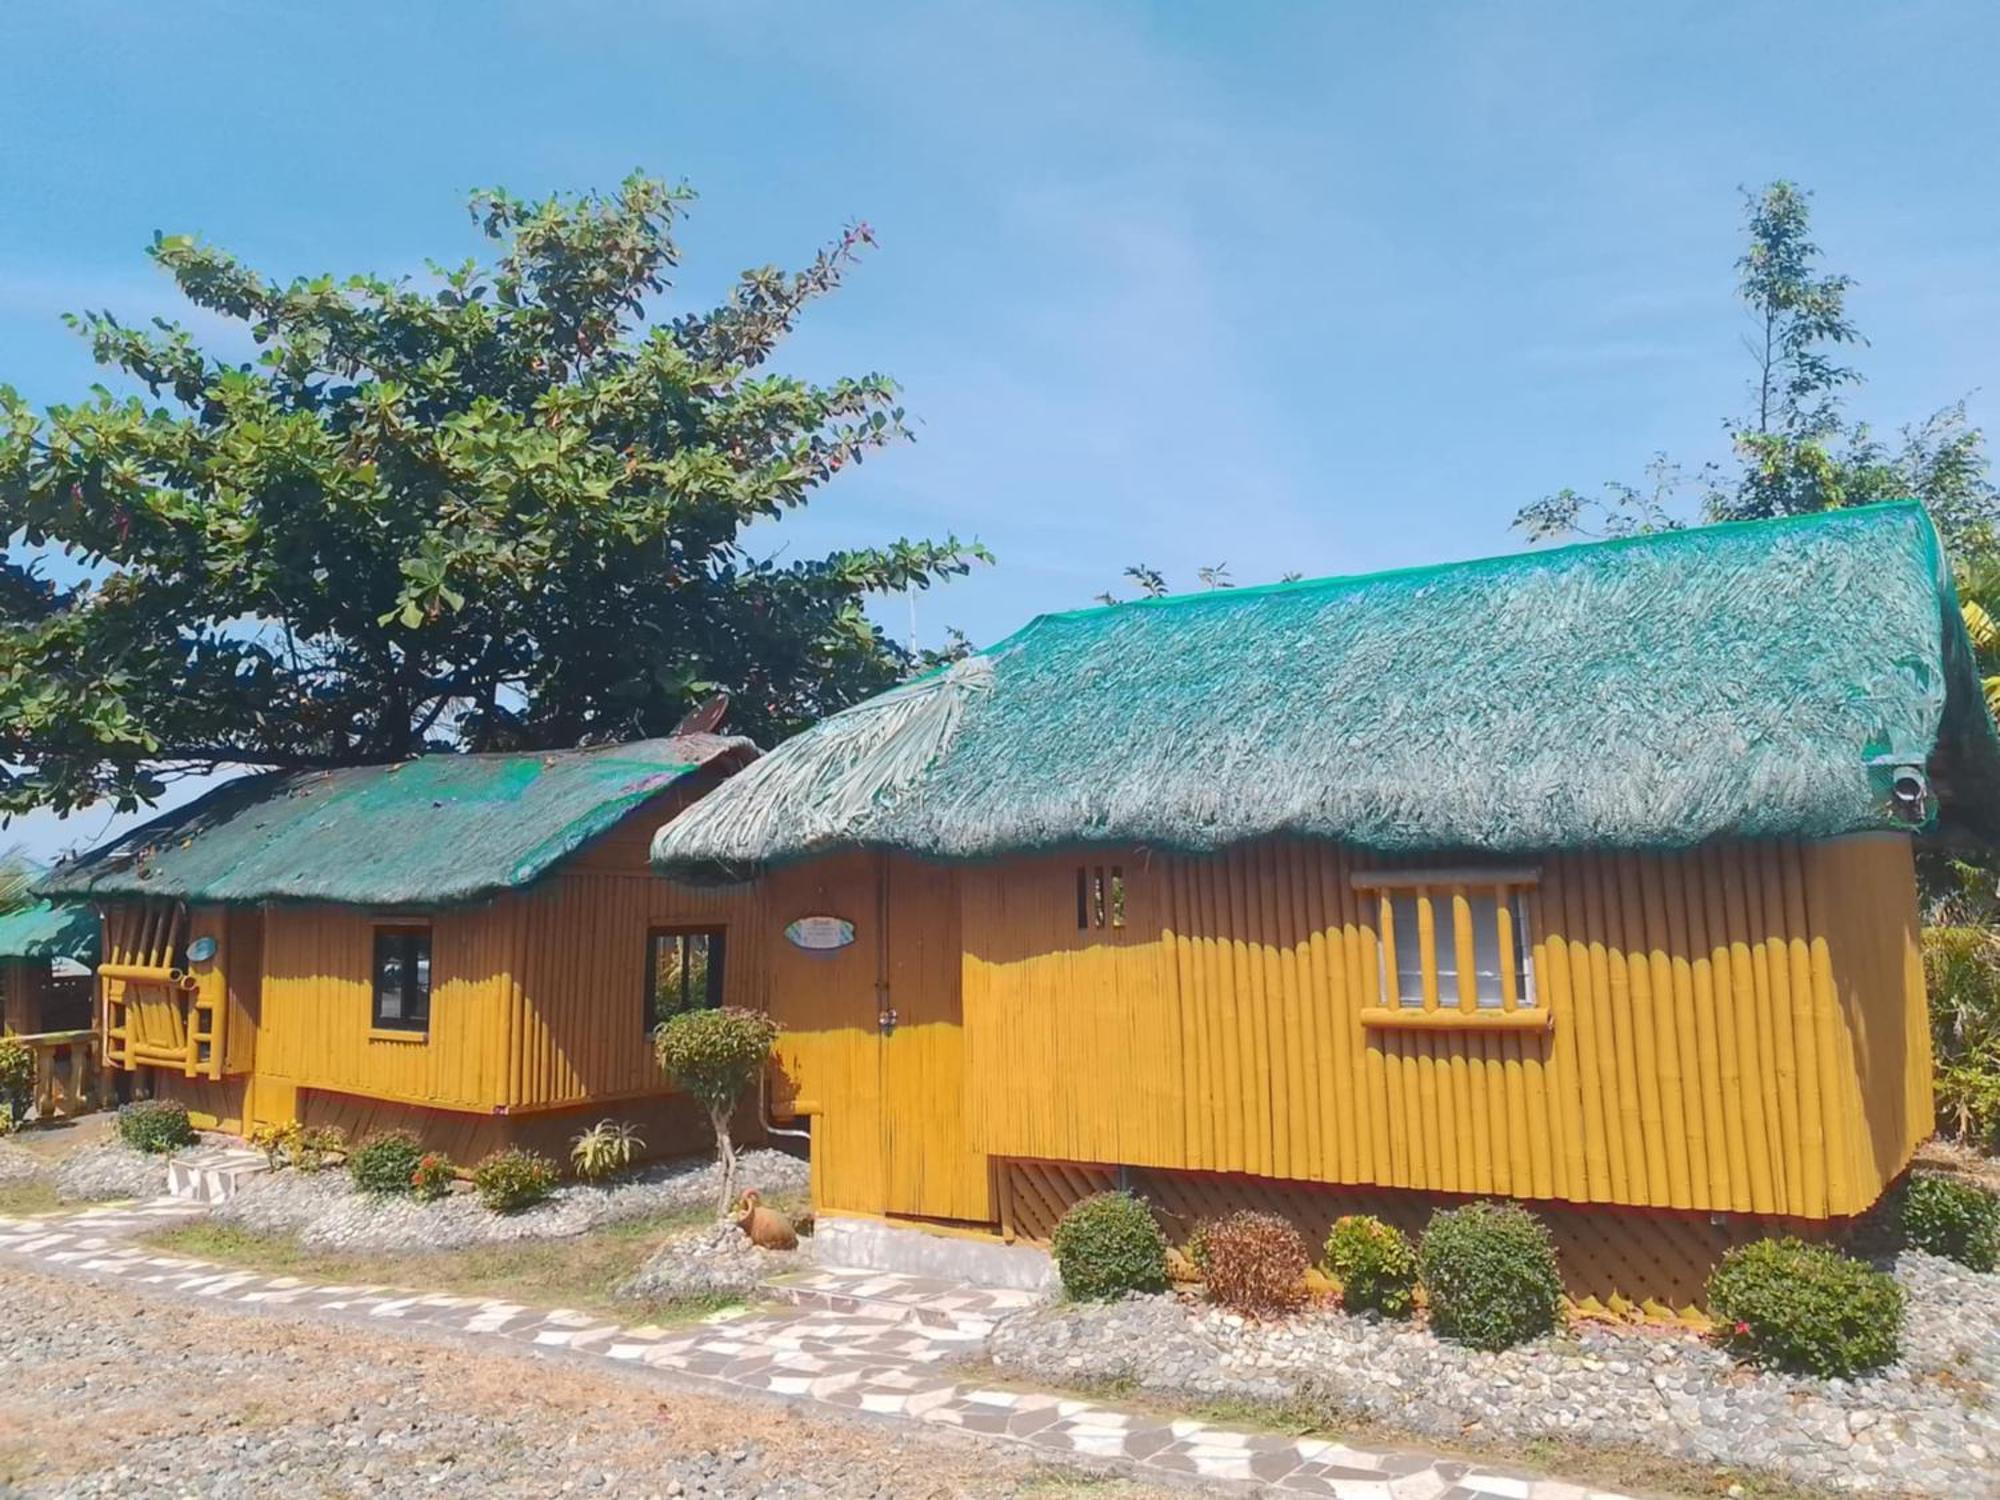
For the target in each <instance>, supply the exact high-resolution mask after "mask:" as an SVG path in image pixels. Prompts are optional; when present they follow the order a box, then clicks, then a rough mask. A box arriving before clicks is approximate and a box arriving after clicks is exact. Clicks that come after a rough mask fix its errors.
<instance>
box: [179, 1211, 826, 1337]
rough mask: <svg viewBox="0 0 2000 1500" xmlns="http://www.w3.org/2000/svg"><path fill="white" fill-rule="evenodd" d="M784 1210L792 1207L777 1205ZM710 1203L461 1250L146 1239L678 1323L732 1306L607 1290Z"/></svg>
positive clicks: (333, 1272) (705, 1218) (377, 1279)
mask: <svg viewBox="0 0 2000 1500" xmlns="http://www.w3.org/2000/svg"><path fill="white" fill-rule="evenodd" d="M779 1206H781V1207H785V1208H790V1207H794V1206H795V1205H792V1204H783V1205H779ZM713 1214H714V1211H713V1210H712V1209H707V1208H696V1209H684V1210H679V1211H676V1212H673V1213H665V1214H654V1215H652V1216H650V1217H648V1218H643V1219H627V1220H623V1221H621V1222H619V1223H616V1224H607V1225H605V1226H604V1227H603V1228H601V1229H596V1230H593V1231H592V1232H590V1233H589V1234H581V1235H575V1236H572V1237H571V1238H568V1239H560V1240H522V1241H515V1242H513V1243H510V1244H503V1245H472V1246H468V1247H466V1248H465V1249H462V1250H430V1251H369V1252H359V1253H358V1252H354V1251H344V1250H313V1249H309V1248H307V1247H305V1246H302V1245H300V1244H299V1242H298V1241H297V1240H295V1239H293V1238H292V1237H291V1236H289V1235H272V1234H258V1233H255V1232H253V1231H251V1230H246V1229H239V1228H237V1227H236V1226H234V1225H231V1224H206V1223H196V1224H186V1225H182V1226H181V1227H179V1228H177V1229H168V1230H163V1231H161V1232H160V1233H158V1234H153V1235H149V1236H147V1237H146V1239H145V1243H146V1244H147V1245H149V1246H150V1247H151V1248H153V1249H154V1250H157V1251H160V1252H161V1253H163V1254H167V1255H185V1256H189V1257H192V1258H193V1259H196V1260H212V1261H216V1262H219V1263H221V1264H223V1265H231V1266H241V1267H244V1268H245V1269H249V1270H257V1271H266V1272H269V1273H270V1274H272V1275H275V1276H297V1277H300V1278H301V1279H303V1280H306V1281H322V1282H346V1283H351V1282H361V1283H364V1284H369V1285H377V1284H379V1285H386V1286H396V1287H408V1288H410V1289H411V1290H422V1291H428V1292H450V1293H454V1294H457V1295H462V1296H480V1297H502V1298H505V1299H507V1300H508V1301H510V1302H522V1303H526V1304H528V1305H529V1306H531V1307H573V1308H576V1309H578V1310H580V1311H585V1312H595V1313H601V1314H603V1315H604V1316H606V1317H607V1318H615V1319H616V1320H617V1321H619V1322H622V1323H632V1322H653V1323H670V1322H686V1321H689V1320H691V1319H695V1318H701V1317H706V1316H708V1315H709V1314H711V1313H715V1312H719V1311H721V1310H722V1309H723V1308H725V1307H729V1306H734V1305H738V1304H737V1299H733V1298H726V1297H691V1298H686V1299H681V1300H677V1301H673V1302H634V1301H629V1300H624V1299H621V1298H618V1297H615V1296H613V1295H612V1294H613V1292H614V1291H615V1290H616V1289H617V1287H618V1286H619V1284H620V1283H622V1282H623V1281H625V1280H626V1279H627V1278H629V1277H630V1276H631V1275H632V1274H633V1273H634V1272H635V1271H637V1270H638V1269H639V1267H640V1266H642V1265H643V1264H645V1262H646V1260H647V1259H648V1258H649V1257H650V1256H651V1255H652V1253H653V1251H654V1250H655V1249H656V1248H658V1245H659V1242H660V1241H661V1240H663V1239H665V1238H666V1237H667V1236H668V1235H671V1234H675V1233H677V1232H679V1231H681V1230H685V1229H691V1228H694V1227H696V1226H698V1225H701V1224H704V1223H707V1222H709V1221H710V1220H711V1219H712V1218H713Z"/></svg>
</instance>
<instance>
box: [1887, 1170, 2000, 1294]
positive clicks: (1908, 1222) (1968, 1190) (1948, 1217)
mask: <svg viewBox="0 0 2000 1500" xmlns="http://www.w3.org/2000/svg"><path fill="white" fill-rule="evenodd" d="M1903 1234H1904V1237H1905V1238H1907V1239H1908V1240H1909V1242H1910V1243H1911V1244H1912V1245H1914V1246H1916V1247H1917V1249H1919V1250H1927V1251H1929V1252H1930V1253H1931V1254H1932V1255H1943V1256H1946V1257H1948V1258H1950V1259H1952V1260H1955V1261H1957V1262H1958V1263H1959V1264H1960V1265H1962V1266H1969V1267H1971V1268H1972V1269H1973V1270H1975V1271H1990V1270H1992V1269H1993V1267H1994V1262H1995V1261H1996V1259H2000V1195H1995V1194H1994V1193H1993V1192H1992V1191H1991V1190H1990V1189H1988V1188H1983V1187H1980V1186H1979V1185H1978V1184H1976V1183H1971V1182H1962V1181H1960V1180H1959V1179H1957V1178H1955V1177H1939V1176H1935V1175H1932V1174H1929V1173H1926V1174H1924V1175H1921V1176H1917V1177H1913V1178H1911V1179H1910V1182H1909V1185H1908V1186H1907V1187H1906V1188H1904V1190H1903Z"/></svg>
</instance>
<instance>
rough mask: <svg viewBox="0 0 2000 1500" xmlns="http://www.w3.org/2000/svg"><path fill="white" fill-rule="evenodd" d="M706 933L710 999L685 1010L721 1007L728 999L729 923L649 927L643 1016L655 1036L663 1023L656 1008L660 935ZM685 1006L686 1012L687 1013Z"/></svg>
mask: <svg viewBox="0 0 2000 1500" xmlns="http://www.w3.org/2000/svg"><path fill="white" fill-rule="evenodd" d="M691 937H705V938H707V939H708V940H709V951H708V999H707V1001H706V1002H705V1003H704V1004H702V1005H698V1006H688V1007H686V1008H685V1010H719V1009H720V1008H721V1007H722V1005H723V1004H724V1002H725V1001H726V999H727V996H726V994H725V991H724V988H723V986H724V984H725V982H726V979H727V976H728V973H729V926H728V924H727V923H716V924H708V923H699V922H696V923H686V922H683V923H671V924H668V925H666V926H661V927H648V928H647V929H646V989H645V994H644V997H643V999H642V1001H641V1009H640V1012H639V1014H640V1017H641V1018H642V1019H643V1021H644V1022H645V1034H646V1035H647V1036H649V1037H650V1036H651V1035H652V1034H653V1032H654V1031H655V1030H657V1029H658V1027H659V1026H660V1024H661V1023H660V1021H659V1020H657V1019H656V1018H655V1015H654V1011H655V1008H656V1006H657V1004H658V1000H657V995H658V989H659V982H660V939H662V938H691ZM685 1010H684V1011H683V1012H682V1013H683V1014H684V1013H685Z"/></svg>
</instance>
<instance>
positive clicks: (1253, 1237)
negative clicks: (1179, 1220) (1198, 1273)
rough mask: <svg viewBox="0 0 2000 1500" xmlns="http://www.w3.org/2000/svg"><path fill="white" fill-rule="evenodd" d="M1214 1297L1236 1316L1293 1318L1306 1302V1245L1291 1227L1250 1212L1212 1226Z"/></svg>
mask: <svg viewBox="0 0 2000 1500" xmlns="http://www.w3.org/2000/svg"><path fill="white" fill-rule="evenodd" d="M1207 1238H1208V1275H1207V1281H1208V1294H1209V1296H1211V1297H1213V1298H1214V1299H1215V1300H1216V1301H1217V1302H1220V1303H1221V1304H1222V1305H1223V1306H1224V1307H1227V1308H1231V1309H1233V1310H1234V1311H1236V1312H1242V1313H1252V1314H1262V1313H1281V1312H1290V1311H1291V1310H1292V1309H1293V1308H1295V1307H1297V1306H1298V1305H1299V1304H1300V1303H1301V1302H1303V1301H1305V1297H1306V1292H1305V1274H1306V1242H1305V1241H1304V1240H1302V1239H1300V1238H1299V1232H1298V1230H1296V1229H1294V1228H1293V1227H1292V1225H1291V1221H1290V1220H1288V1219H1281V1218H1279V1217H1278V1216H1277V1215H1276V1214H1266V1213H1257V1212H1254V1211H1251V1210H1244V1211H1242V1212H1240V1213H1233V1214H1227V1215H1225V1216H1223V1217H1222V1218H1220V1219H1217V1220H1216V1221H1215V1222H1214V1223H1212V1224H1210V1225H1209V1226H1208V1236H1207Z"/></svg>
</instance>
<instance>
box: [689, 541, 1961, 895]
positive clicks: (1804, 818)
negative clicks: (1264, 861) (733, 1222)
mask: <svg viewBox="0 0 2000 1500" xmlns="http://www.w3.org/2000/svg"><path fill="white" fill-rule="evenodd" d="M1903 767H1914V768H1918V769H1919V770H1921V769H1923V768H1925V767H1929V769H1930V772H1931V775H1932V776H1933V777H1934V778H1935V779H1936V781H1937V783H1938V784H1939V785H1940V786H1941V787H1942V788H1943V789H1944V801H1945V812H1946V814H1947V815H1948V816H1958V817H1962V818H1964V819H1965V820H1967V821H1969V822H1972V823H1975V824H1980V825H1983V824H1985V823H1986V822H1987V821H1988V820H1990V819H1991V817H1992V813H1991V812H1990V811H1989V809H1992V808H1994V807H1995V806H2000V801H1996V798H1995V796H1994V791H1995V788H1996V787H2000V740H1996V737H1995V733H1994V728H1993V724H1992V721H1991V719H1990V718H1988V716H1987V714H1986V711H1985V708H1984V705H1983V702H1982V700H1981V696H1980V692H1979V686H1978V683H1977V681H1976V678H1975V676H1974V673H1973V668H1972V663H1971V658H1970V649H1969V647H1968V645H1967V643H1966V639H1965V634H1964V629H1963V625H1962V623H1961V622H1960V620H1959V616H1958V610H1957V602H1956V598H1955V595H1954V592H1953V589H1952V585H1951V580H1950V575H1949V572H1948V570H1947V569H1946V567H1945V564H1944V560H1943V554H1942V550H1941V548H1940V546H1939V543H1938V539H1937V534H1936V532H1935V531H1934V530H1933V529H1932V527H1931V524H1930V521H1929V518H1928V517H1927V516H1926V515H1925V514H1924V512H1923V510H1922V508H1921V507H1920V506H1917V505H1915V504H1910V503H1903V504H1895V505H1884V506H1871V507H1866V508H1856V509H1853V510H1847V511H1840V512H1833V513H1829V514H1824V515H1817V516H1811V517H1800V518H1795V519H1787V520H1781V521H1766V522H1752V523H1746V524H1738V525H1730V526H1714V527H1704V528H1700V529H1694V530H1687V531H1679V532H1670V533H1664V534H1660V535H1655V536H1648V537H1642V538H1634V539H1630V540H1623V541H1615V542H1600V543H1594V544H1585V545H1580V546H1573V547H1564V548H1559V549H1553V550H1549V551H1542V552H1527V553H1521V554H1518V555H1515V556H1510V557H1500V558H1492V559H1488V560H1484V561H1480V562H1469V563H1460V564H1452V565H1448V566H1443V567H1435V568H1423V569H1413V570H1409V571H1404V572H1394V573H1382V574H1376V575H1371V576H1365V577H1354V578H1332V579H1326V580H1322V581H1317V582H1310V583H1298V584H1287V585H1278V586H1275V587H1271V588H1264V589H1238V590H1230V591H1216V592H1212V593H1207V594H1201V595H1193V596H1186V597H1180V598H1173V599H1163V600H1142V601H1138V602H1135V603H1131V604H1121V605H1114V606H1112V607H1110V608H1106V609H1092V610H1084V611H1079V612H1076V613H1071V614H1058V615H1044V616H1042V617H1041V618H1039V619H1036V620H1035V621H1033V622H1032V623H1031V624H1029V625H1028V626H1027V627H1026V628H1024V629H1023V630H1021V631H1020V632H1019V633H1017V634H1016V635H1014V636H1012V637H1010V638H1009V639H1007V640H1005V641H1002V642H1001V643H1000V644H998V645H996V646H993V647H991V648H989V649H988V650H985V651H982V652H980V653H978V654H977V655H975V656H973V657H971V658H969V659H968V660H966V661H963V662H960V663H958V664H957V665H956V666H954V667H952V668H951V669H950V670H949V671H947V672H944V673H942V674H940V675H937V676H933V677H930V678H927V679H925V680H923V681H921V682H918V683H914V684H911V685H909V686H906V687H903V688H899V689H897V690H895V691H893V692H891V693H888V694H886V695H884V696H882V697H879V698H875V699H871V700H870V701H868V702H866V703H862V704H859V705H857V706H856V707H854V708H851V709H848V710H847V711H845V712H843V713H840V714H836V715H834V716H832V717H831V718H829V719H827V720H825V721H823V722H821V723H820V724H818V725H815V726H814V727H813V728H812V729H810V730H807V731H806V732H805V733H803V734H801V735H799V736H797V737H796V738H794V739H792V740H790V741H789V742H787V743H786V744H784V745H782V746H781V747H779V748H778V749H777V750H776V751H774V752H772V753H771V754H770V755H768V756H766V757H765V758H764V759H763V760H761V761H760V762H758V763H757V764H756V765H755V766H753V767H751V768H750V769H748V770H747V771H745V772H743V773H742V774H741V775H739V776H737V777H735V778H734V779H733V780H732V781H730V782H729V783H728V784H727V785H725V786H723V787H721V788H719V789H717V790H716V791H715V792H714V793H712V794H711V795H710V796H708V797H706V798H704V799H703V800H702V801H701V802H699V803H697V804H696V805H695V806H693V807H692V808H690V809H688V810H687V811H686V812H685V813H683V814H682V815H681V816H680V817H678V818H677V819H675V821H674V822H673V823H671V824H670V825H669V826H668V827H666V828H664V829H662V830H661V832H660V834H659V836H658V838H657V839H656V841H655V843H654V861H655V864H656V865H657V866H659V867H660V868H661V869H663V870H665V871H667V872H669V873H677V874H680V875H682V876H684V877H690V878H709V879H712V878H735V877H741V876H744V875H748V874H753V873H755V872H756V871H757V870H758V869H759V868H762V867H765V866H768V865H770V864H772V863H774V862H778V861H783V860H788V859H794V858H797V857H799V856H802V855H805V854H810V853H814V852H818V851H821V850H828V849H835V848H849V847H874V848H891V849H900V850H906V851H909V852H912V853H915V854H918V855H923V856H928V857H932V858H939V859H979V858H986V857H992V856H998V855H1004V854H1009V853H1016V852H1022V851H1030V850H1036V849H1050V848H1057V847H1063V846H1071V845H1077V844H1088V843H1111V842H1115V843H1120V844H1128V843H1137V844H1143V845H1149V846H1155V847H1160V848H1170V849H1181V850H1212V849H1216V848H1220V847H1222V846H1225V845H1229V844H1233V843H1237V842H1240V841H1242V840H1246V839H1252V838H1258V837H1262V836H1265V835H1270V834H1277V833H1289V834H1299V835H1305V836H1311V837H1322V838H1329V839H1337V840H1341V841H1343V842H1346V843H1349V844H1353V845H1357V846H1360V847H1364V848H1370V849H1375V850H1380V851H1385V852H1389V851H1412V852H1414V851H1444V850H1462V851H1480V850H1486V851H1493V852H1496V853H1499V852H1509V853H1525V852H1530V851H1540V850H1555V849H1565V848H1582V847H1618V848H1646V847H1661V846H1685V845H1691V844H1696V843H1700V842H1702V841H1704V840H1707V839H1711V838H1716V837H1720V836H1730V835H1736V836H1745V837H1768V836H1793V835H1797V836H1821V835H1832V834H1839V833H1847V832H1851V831H1856V830H1861V829H1870V828H1881V827H1907V826H1909V825H1908V822H1907V821H1905V820H1904V819H1902V818H1900V817H1899V816H1898V813H1897V810H1896V808H1895V806H1894V804H1893V802H1892V798H1891V796H1890V792H1889V788H1890V782H1891V779H1892V777H1893V776H1894V775H1895V773H1896V771H1897V769H1898V768H1903Z"/></svg>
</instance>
